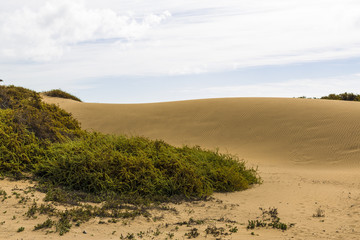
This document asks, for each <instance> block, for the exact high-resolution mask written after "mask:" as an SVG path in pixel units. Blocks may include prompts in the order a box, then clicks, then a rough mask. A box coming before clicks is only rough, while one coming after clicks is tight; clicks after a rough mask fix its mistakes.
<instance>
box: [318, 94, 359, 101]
mask: <svg viewBox="0 0 360 240" xmlns="http://www.w3.org/2000/svg"><path fill="white" fill-rule="evenodd" d="M321 99H330V100H344V101H360V95H358V94H354V93H347V92H345V93H341V94H334V93H332V94H329V95H328V96H324V97H321Z"/></svg>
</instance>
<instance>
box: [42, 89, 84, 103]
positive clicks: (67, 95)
mask: <svg viewBox="0 0 360 240" xmlns="http://www.w3.org/2000/svg"><path fill="white" fill-rule="evenodd" d="M43 94H44V95H46V96H49V97H58V98H67V99H72V100H75V101H78V102H81V100H80V99H79V98H78V97H75V96H74V95H72V94H70V93H67V92H64V91H63V90H61V89H53V90H50V91H46V92H43Z"/></svg>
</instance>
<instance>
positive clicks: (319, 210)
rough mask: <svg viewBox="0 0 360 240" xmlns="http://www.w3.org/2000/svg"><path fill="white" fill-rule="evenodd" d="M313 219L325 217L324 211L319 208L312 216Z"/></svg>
mask: <svg viewBox="0 0 360 240" xmlns="http://www.w3.org/2000/svg"><path fill="white" fill-rule="evenodd" d="M313 217H318V218H320V217H325V211H324V210H322V209H321V208H320V207H319V208H317V209H316V211H315V213H314V214H313Z"/></svg>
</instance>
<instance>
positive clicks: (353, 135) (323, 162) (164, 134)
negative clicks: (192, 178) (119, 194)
mask: <svg viewBox="0 0 360 240" xmlns="http://www.w3.org/2000/svg"><path fill="white" fill-rule="evenodd" d="M46 101H48V102H54V103H59V104H60V106H61V107H63V108H65V109H66V110H68V111H70V112H72V113H73V115H74V116H75V117H76V118H77V119H79V120H80V122H81V123H82V126H83V127H85V128H87V129H93V130H97V131H102V132H105V133H115V134H127V135H143V136H148V137H150V138H153V139H156V138H158V139H164V140H166V141H168V142H169V143H172V144H175V145H179V146H180V145H182V144H190V145H201V146H204V147H206V148H210V149H215V148H216V147H218V148H219V150H220V151H223V152H230V153H233V154H237V155H238V156H239V157H240V158H243V159H245V160H246V161H247V162H248V165H249V166H258V167H259V173H260V175H261V177H262V178H263V180H264V183H263V184H262V185H259V186H254V187H253V188H252V189H249V190H246V191H243V192H235V193H228V194H220V193H217V194H214V200H212V201H208V202H196V203H182V204H180V205H171V207H173V208H175V209H176V210H177V213H174V212H163V211H153V212H152V216H153V217H152V218H151V219H145V218H143V217H139V218H136V219H135V220H131V221H128V220H124V221H120V222H118V223H107V219H103V221H105V224H99V221H102V219H93V220H91V221H90V222H88V223H86V224H83V225H81V226H80V227H73V228H72V229H71V231H70V233H67V234H65V235H64V236H62V237H60V236H59V235H57V233H49V234H47V235H46V231H33V228H34V226H35V225H36V224H38V223H41V222H43V221H44V220H45V219H46V218H45V217H44V218H42V217H39V218H38V219H28V218H27V217H25V216H23V214H24V213H25V212H26V211H27V209H28V206H30V205H31V201H32V199H37V200H38V201H41V200H42V198H43V196H42V195H41V194H39V193H33V194H34V196H31V194H32V193H27V194H26V193H25V192H24V191H23V189H26V187H27V186H29V185H31V184H30V183H28V182H11V181H8V180H6V179H5V180H1V181H0V188H1V189H2V190H5V191H6V192H7V193H8V194H9V195H11V194H13V193H12V192H18V193H19V194H20V195H21V196H29V198H30V199H31V200H29V201H28V202H27V203H21V204H19V203H18V202H19V199H21V197H20V198H16V195H13V197H12V198H10V199H6V200H4V201H3V202H0V239H24V240H25V239H74V238H76V239H120V237H121V235H123V236H124V237H126V236H128V234H131V233H134V237H135V239H141V238H140V237H141V236H142V237H143V238H142V239H187V236H185V234H186V233H188V232H189V230H190V229H193V228H197V229H198V232H199V233H200V235H199V236H198V237H197V238H196V239H217V238H218V239H359V236H360V214H359V213H360V174H359V167H360V160H359V159H360V141H359V140H360V139H359V138H360V135H359V134H358V132H359V130H360V122H359V121H358V119H360V118H359V117H360V104H359V103H353V102H338V101H335V102H334V101H324V100H308V99H262V98H258V99H257V98H252V99H251V98H244V99H211V100H198V101H184V102H174V103H157V104H134V105H131V104H127V105H117V104H92V103H77V102H73V101H69V100H61V99H51V98H49V99H46ZM260 207H262V208H265V209H268V208H270V207H275V208H277V209H278V212H279V217H280V218H281V221H282V222H284V223H288V224H291V223H293V224H295V225H294V226H293V227H291V228H290V229H288V230H287V231H280V230H275V229H254V230H247V229H246V226H247V224H248V220H255V219H257V218H258V217H260V215H261V211H260V210H259V208H260ZM319 209H320V210H322V213H323V215H324V216H322V217H314V216H313V215H314V214H315V215H316V213H317V210H319ZM14 216H15V218H14ZM190 218H192V219H193V220H201V221H200V222H199V223H200V224H196V223H194V224H191V225H189V226H187V225H179V224H177V223H180V222H183V221H189V219H190ZM209 226H210V227H214V226H216V227H218V228H220V227H223V228H224V229H225V232H228V233H230V232H229V230H230V229H233V230H234V229H235V227H236V229H237V231H233V232H232V233H231V235H219V236H213V235H211V234H208V235H206V233H205V229H206V228H207V227H209ZM20 227H24V228H25V230H24V231H23V232H19V233H18V232H17V230H18V229H19V228H20ZM84 231H85V232H86V234H84V233H83V232H84ZM138 234H139V235H138Z"/></svg>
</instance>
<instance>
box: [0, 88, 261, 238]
mask: <svg viewBox="0 0 360 240" xmlns="http://www.w3.org/2000/svg"><path fill="white" fill-rule="evenodd" d="M50 92H54V91H50ZM56 92H58V93H59V91H57V90H56ZM45 94H46V95H47V93H45ZM60 95H63V96H65V95H66V94H62V93H61V94H60ZM60 95H57V96H60ZM0 175H7V176H12V177H16V178H24V177H27V178H31V179H34V180H37V181H38V182H40V185H39V186H38V189H41V190H43V191H45V192H46V193H47V197H46V200H51V201H58V202H63V203H70V204H75V205H76V204H78V205H79V202H80V201H93V202H104V201H105V204H104V206H103V207H101V208H99V209H97V208H91V209H90V208H89V207H85V208H84V207H82V208H81V210H78V211H79V212H75V213H73V212H63V213H57V215H56V216H57V217H58V218H59V220H58V221H57V222H56V223H55V222H51V220H48V221H47V222H45V223H43V224H41V225H38V226H35V228H36V229H41V228H47V227H50V226H53V225H54V226H56V229H57V231H58V232H59V233H60V234H64V233H66V232H67V231H68V230H69V229H70V227H71V226H72V223H71V222H72V221H74V219H76V218H75V217H74V216H78V215H81V216H83V215H85V216H88V217H94V216H99V215H101V214H103V215H104V216H106V217H113V218H118V217H135V216H137V215H143V214H147V213H146V211H144V209H143V208H142V207H141V206H144V205H147V206H149V204H151V203H154V202H167V201H178V200H194V199H206V198H207V197H208V196H210V195H211V194H212V193H213V192H231V191H239V190H244V189H247V188H249V187H250V186H251V185H253V184H258V183H260V182H261V179H260V177H259V176H258V174H257V171H256V170H255V169H248V168H246V167H245V163H244V162H243V161H239V160H238V159H237V158H236V157H235V156H232V155H229V154H221V153H219V152H218V151H209V150H205V149H202V148H200V147H189V146H184V147H174V146H171V145H169V144H167V143H165V142H164V141H161V140H150V139H147V138H144V137H131V138H128V137H124V136H113V135H104V134H101V133H96V132H95V133H89V132H86V131H84V130H82V129H81V128H80V124H79V123H78V122H77V121H76V120H75V119H74V118H73V117H72V116H71V114H69V113H67V112H66V111H64V110H62V109H60V108H59V107H57V106H56V105H49V104H46V103H44V102H43V101H42V100H41V96H40V95H39V93H36V92H34V91H31V90H28V89H25V88H21V87H15V86H0ZM0 195H1V197H2V198H4V199H5V198H6V195H5V194H4V193H2V194H0ZM129 203H130V204H132V205H133V207H130V208H131V211H127V210H125V211H120V210H121V209H124V208H122V207H123V206H127V207H129V205H126V204H129ZM124 204H125V205H124ZM43 208H44V209H42V210H39V209H38V207H37V206H32V207H31V208H30V209H29V212H28V213H27V215H28V217H31V216H34V215H35V214H36V213H39V211H48V212H47V214H48V215H49V216H52V215H51V214H52V213H51V212H49V211H51V209H50V210H49V209H45V207H43ZM109 209H120V210H119V211H118V212H117V211H111V213H112V215H111V214H110V213H109V211H108V210H109ZM52 211H55V210H52ZM106 214H108V215H106ZM88 217H86V218H83V219H81V221H86V220H88V219H89V218H88Z"/></svg>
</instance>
